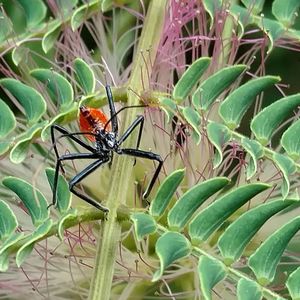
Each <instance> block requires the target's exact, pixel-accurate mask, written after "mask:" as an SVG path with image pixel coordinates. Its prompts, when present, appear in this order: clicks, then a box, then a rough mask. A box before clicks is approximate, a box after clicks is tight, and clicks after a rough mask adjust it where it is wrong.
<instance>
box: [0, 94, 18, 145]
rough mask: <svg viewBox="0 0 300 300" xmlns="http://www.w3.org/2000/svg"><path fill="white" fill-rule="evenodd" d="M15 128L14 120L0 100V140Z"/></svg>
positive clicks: (9, 110)
mask: <svg viewBox="0 0 300 300" xmlns="http://www.w3.org/2000/svg"><path fill="white" fill-rule="evenodd" d="M15 127H16V119H15V116H14V114H13V112H12V111H11V109H10V108H9V106H8V105H7V104H6V103H5V102H4V101H3V100H2V99H1V98H0V139H2V138H4V137H6V136H7V135H8V134H9V133H11V132H12V131H13V130H14V129H15Z"/></svg>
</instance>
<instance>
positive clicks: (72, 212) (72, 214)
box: [57, 208, 78, 241]
mask: <svg viewBox="0 0 300 300" xmlns="http://www.w3.org/2000/svg"><path fill="white" fill-rule="evenodd" d="M77 215H78V212H77V209H74V208H70V209H69V210H68V211H67V212H66V213H65V214H63V215H62V216H61V218H60V219H59V221H58V228H57V233H58V237H59V238H60V240H61V241H62V240H63V238H64V225H65V223H66V222H67V221H71V220H72V219H76V218H77Z"/></svg>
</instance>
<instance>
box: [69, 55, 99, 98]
mask: <svg viewBox="0 0 300 300" xmlns="http://www.w3.org/2000/svg"><path fill="white" fill-rule="evenodd" d="M74 69H75V72H76V75H77V79H78V82H79V84H80V86H81V87H82V88H83V90H84V93H85V94H86V95H89V94H92V93H94V91H95V84H96V80H95V75H94V72H93V70H92V69H91V68H90V66H89V65H88V64H87V63H86V62H85V61H83V60H82V59H80V58H76V59H75V61H74Z"/></svg>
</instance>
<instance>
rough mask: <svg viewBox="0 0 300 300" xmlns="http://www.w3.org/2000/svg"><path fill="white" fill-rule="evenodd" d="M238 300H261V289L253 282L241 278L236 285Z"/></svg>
mask: <svg viewBox="0 0 300 300" xmlns="http://www.w3.org/2000/svg"><path fill="white" fill-rule="evenodd" d="M237 298H238V300H261V299H262V291H261V287H260V286H259V285H258V284H257V283H256V282H255V281H253V280H250V279H245V278H241V279H240V280H239V282H238V285H237Z"/></svg>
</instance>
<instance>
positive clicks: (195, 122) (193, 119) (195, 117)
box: [182, 107, 201, 145]
mask: <svg viewBox="0 0 300 300" xmlns="http://www.w3.org/2000/svg"><path fill="white" fill-rule="evenodd" d="M182 113H183V116H184V118H185V120H186V121H187V123H188V124H189V125H191V127H192V128H193V133H194V134H195V143H196V144H197V145H199V143H200V141H201V133H200V131H199V127H200V123H201V117H200V115H199V113H198V112H197V111H196V110H194V109H193V108H191V107H184V108H183V110H182Z"/></svg>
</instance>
